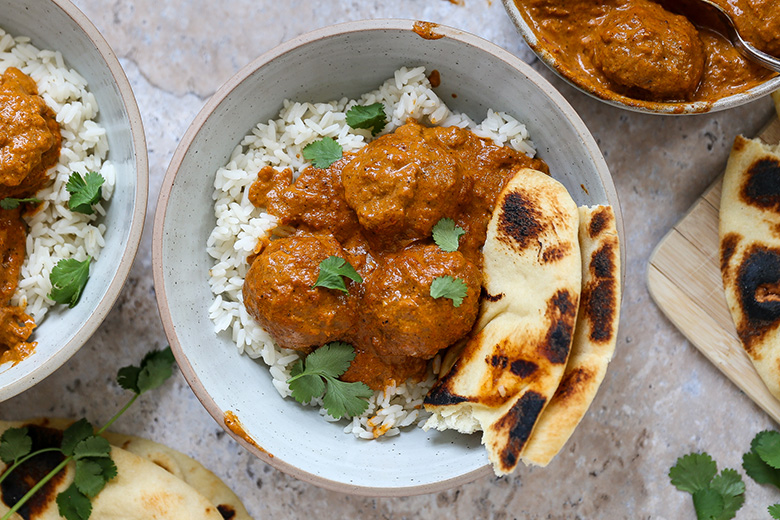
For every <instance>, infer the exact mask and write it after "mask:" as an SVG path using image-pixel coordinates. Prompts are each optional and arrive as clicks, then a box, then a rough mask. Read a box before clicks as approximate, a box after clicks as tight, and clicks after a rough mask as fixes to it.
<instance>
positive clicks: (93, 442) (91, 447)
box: [73, 435, 111, 460]
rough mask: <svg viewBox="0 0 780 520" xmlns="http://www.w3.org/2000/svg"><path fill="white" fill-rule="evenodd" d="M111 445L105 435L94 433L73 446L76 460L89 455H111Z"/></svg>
mask: <svg viewBox="0 0 780 520" xmlns="http://www.w3.org/2000/svg"><path fill="white" fill-rule="evenodd" d="M110 456H111V445H110V444H109V443H108V441H107V440H106V439H104V438H103V437H98V436H96V435H93V436H91V437H87V438H86V439H84V440H83V441H81V442H79V443H78V444H76V446H75V447H74V448H73V458H74V459H76V460H79V459H84V458H87V457H110Z"/></svg>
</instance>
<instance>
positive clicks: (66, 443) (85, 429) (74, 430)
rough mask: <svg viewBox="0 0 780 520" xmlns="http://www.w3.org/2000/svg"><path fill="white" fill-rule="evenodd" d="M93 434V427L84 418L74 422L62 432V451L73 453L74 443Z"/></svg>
mask: <svg viewBox="0 0 780 520" xmlns="http://www.w3.org/2000/svg"><path fill="white" fill-rule="evenodd" d="M94 434H95V429H94V428H93V427H92V425H91V424H90V423H89V421H87V420H86V419H80V420H78V421H76V422H74V423H73V424H71V425H70V426H68V428H67V429H66V430H65V431H64V432H63V433H62V444H61V445H60V448H61V449H62V453H64V454H65V455H73V450H74V449H75V448H76V445H77V444H78V443H80V442H81V441H83V440H85V439H87V438H89V437H92V436H93V435H94Z"/></svg>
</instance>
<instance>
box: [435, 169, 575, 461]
mask: <svg viewBox="0 0 780 520" xmlns="http://www.w3.org/2000/svg"><path fill="white" fill-rule="evenodd" d="M578 223H579V215H578V210H577V206H576V204H575V203H574V201H573V200H572V198H571V196H570V195H569V193H568V192H567V191H566V188H565V187H564V186H563V185H562V184H560V183H559V182H558V181H556V180H554V179H553V178H552V177H550V176H548V175H546V174H544V173H541V172H538V171H536V170H530V169H524V170H520V171H519V172H518V173H517V174H516V175H515V177H514V178H513V179H512V180H511V181H510V182H509V183H508V185H507V186H506V187H505V188H504V190H503V191H502V192H501V194H500V195H499V197H498V201H497V203H496V208H495V210H494V212H493V216H492V218H491V220H490V223H489V225H488V232H487V239H486V241H485V245H484V247H483V263H484V267H483V291H484V294H483V296H482V298H481V304H480V316H479V318H478V321H477V324H476V325H475V328H474V330H473V331H472V333H471V336H470V337H469V339H468V341H467V342H466V343H465V345H464V346H463V347H462V348H460V349H451V352H450V353H448V355H447V356H446V357H445V360H444V363H443V373H444V375H443V376H442V377H441V379H440V380H439V381H438V382H437V383H436V385H435V386H434V387H433V388H432V389H431V391H430V392H429V393H428V395H427V396H426V398H425V408H426V410H428V411H430V412H432V413H433V415H432V417H431V418H430V419H429V420H428V421H427V422H426V424H425V427H426V428H436V429H439V430H444V429H457V430H458V431H461V432H463V433H471V432H474V431H476V430H482V432H483V434H482V442H483V444H485V446H486V449H487V452H488V458H489V459H490V461H491V463H492V464H493V468H494V470H495V472H496V474H498V475H503V474H507V473H510V472H512V471H513V470H514V469H515V467H516V466H517V463H518V462H519V461H520V456H521V453H522V451H523V449H524V447H525V445H526V442H527V441H528V438H529V437H530V436H531V432H532V431H533V428H534V426H535V424H536V421H537V419H538V418H539V416H540V415H541V413H542V410H543V409H544V407H545V406H546V404H547V403H548V402H549V400H550V399H551V398H552V396H553V394H554V392H555V389H556V388H557V387H558V384H559V382H560V380H561V377H562V376H563V372H564V368H565V367H566V361H567V359H568V357H569V349H570V348H571V341H572V336H573V332H574V325H575V322H576V318H577V309H578V304H579V298H580V289H581V270H582V268H581V262H580V248H579V243H578V240H577V230H578Z"/></svg>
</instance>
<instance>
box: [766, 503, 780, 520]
mask: <svg viewBox="0 0 780 520" xmlns="http://www.w3.org/2000/svg"><path fill="white" fill-rule="evenodd" d="M767 511H769V515H770V516H771V517H772V518H774V519H775V520H780V504H772V505H771V506H769V507H768V508H767Z"/></svg>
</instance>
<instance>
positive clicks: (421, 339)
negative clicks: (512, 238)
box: [363, 245, 482, 359]
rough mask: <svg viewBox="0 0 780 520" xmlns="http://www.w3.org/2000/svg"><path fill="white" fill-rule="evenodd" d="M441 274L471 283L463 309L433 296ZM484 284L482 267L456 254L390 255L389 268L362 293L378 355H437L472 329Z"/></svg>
mask: <svg viewBox="0 0 780 520" xmlns="http://www.w3.org/2000/svg"><path fill="white" fill-rule="evenodd" d="M440 276H452V277H453V278H460V279H461V280H463V281H464V282H465V283H466V286H467V293H466V297H465V298H464V299H463V301H462V302H461V304H460V305H459V306H458V307H456V306H455V305H454V302H453V300H451V299H449V298H444V297H442V298H437V299H434V298H433V297H431V295H430V289H431V283H432V282H433V280H434V278H438V277H440ZM481 284H482V280H481V275H480V272H479V269H477V267H476V266H475V265H474V264H473V263H471V262H470V261H468V260H467V259H466V258H465V257H464V256H463V255H462V254H461V253H459V252H457V251H456V252H453V253H449V252H446V251H443V250H442V249H440V248H439V247H438V246H434V245H424V246H420V245H415V246H412V247H410V248H407V249H405V250H403V251H401V252H399V253H395V254H391V255H387V257H386V259H385V263H384V265H382V266H381V267H379V268H378V269H376V271H374V274H373V275H372V276H371V277H370V278H369V279H368V280H367V281H366V284H365V285H366V287H365V294H364V295H363V312H364V315H365V318H366V319H365V323H366V324H373V325H372V326H373V327H375V329H374V330H372V332H373V347H374V348H375V349H376V352H377V354H379V355H380V356H413V357H419V358H423V359H430V358H432V357H433V356H435V355H436V353H437V352H438V351H439V350H441V349H443V348H446V347H448V346H449V345H450V344H452V343H453V342H455V341H457V340H458V339H460V338H461V337H462V336H464V335H465V334H466V333H468V331H469V330H471V327H472V325H473V324H474V320H475V319H476V317H477V311H478V310H479V293H480V288H481ZM370 326H371V325H367V327H370Z"/></svg>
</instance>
